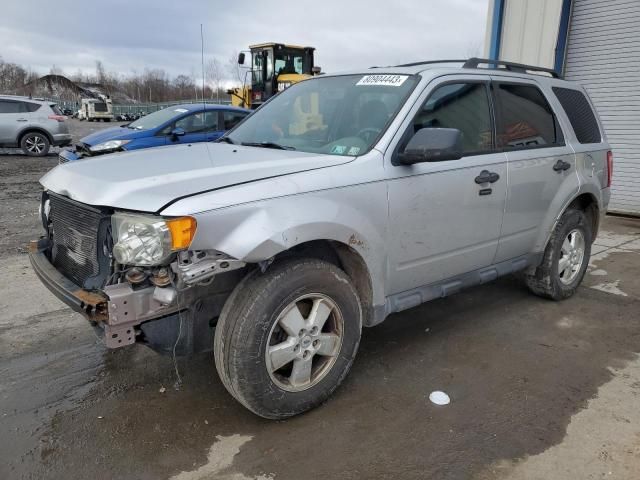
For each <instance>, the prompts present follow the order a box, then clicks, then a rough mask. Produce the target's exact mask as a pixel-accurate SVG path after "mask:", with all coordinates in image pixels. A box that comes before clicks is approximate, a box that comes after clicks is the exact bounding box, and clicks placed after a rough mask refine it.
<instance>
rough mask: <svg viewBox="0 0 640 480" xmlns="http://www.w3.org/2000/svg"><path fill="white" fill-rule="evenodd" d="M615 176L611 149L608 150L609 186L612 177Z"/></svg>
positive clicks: (608, 185)
mask: <svg viewBox="0 0 640 480" xmlns="http://www.w3.org/2000/svg"><path fill="white" fill-rule="evenodd" d="M612 178H613V153H612V152H611V150H609V151H608V152H607V187H610V186H611V179H612Z"/></svg>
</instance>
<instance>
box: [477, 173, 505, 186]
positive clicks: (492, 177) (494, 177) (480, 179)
mask: <svg viewBox="0 0 640 480" xmlns="http://www.w3.org/2000/svg"><path fill="white" fill-rule="evenodd" d="M498 180H500V175H498V174H497V173H496V172H490V171H489V170H482V171H481V172H480V175H478V176H477V177H476V178H475V181H476V183H477V184H478V185H482V184H483V183H496V182H497V181H498Z"/></svg>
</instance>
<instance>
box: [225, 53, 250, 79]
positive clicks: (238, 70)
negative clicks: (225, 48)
mask: <svg viewBox="0 0 640 480" xmlns="http://www.w3.org/2000/svg"><path fill="white" fill-rule="evenodd" d="M238 53H239V52H238V51H235V52H233V53H232V54H231V57H229V60H227V71H228V72H229V74H230V75H231V79H232V80H233V82H234V83H235V82H237V83H238V84H240V85H242V84H243V83H244V77H245V74H246V72H247V70H248V69H249V68H250V67H245V66H242V65H240V64H239V63H238Z"/></svg>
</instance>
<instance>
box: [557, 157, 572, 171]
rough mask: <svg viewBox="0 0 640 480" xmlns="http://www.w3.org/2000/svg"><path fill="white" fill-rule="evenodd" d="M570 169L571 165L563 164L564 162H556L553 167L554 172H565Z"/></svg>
mask: <svg viewBox="0 0 640 480" xmlns="http://www.w3.org/2000/svg"><path fill="white" fill-rule="evenodd" d="M570 168H571V164H570V163H569V162H565V161H564V160H558V161H557V162H556V163H555V165H554V166H553V170H554V171H556V172H564V171H565V170H569V169H570Z"/></svg>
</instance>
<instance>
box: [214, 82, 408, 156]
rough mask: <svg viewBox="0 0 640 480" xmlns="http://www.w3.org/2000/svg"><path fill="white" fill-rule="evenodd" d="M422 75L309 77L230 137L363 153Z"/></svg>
mask: <svg viewBox="0 0 640 480" xmlns="http://www.w3.org/2000/svg"><path fill="white" fill-rule="evenodd" d="M418 80H419V77H418V76H415V75H395V74H393V75H382V74H373V75H342V76H336V77H317V78H313V79H309V80H305V81H302V82H300V83H297V84H295V85H292V86H291V87H289V88H287V89H286V90H284V91H283V92H281V93H279V94H278V95H277V96H275V97H273V98H272V99H271V100H270V101H269V102H267V103H266V104H264V105H263V106H262V107H260V108H259V109H258V110H256V111H255V112H254V113H253V114H251V116H250V117H249V118H247V119H246V120H245V121H244V122H242V124H240V125H238V126H237V127H236V129H235V130H234V131H233V132H231V133H230V134H229V136H228V137H227V138H229V140H230V141H232V142H234V143H238V144H249V145H251V146H264V145H265V144H271V145H269V148H285V149H290V150H300V151H304V152H313V153H326V154H332V155H345V156H357V155H362V154H363V153H365V152H367V151H368V150H369V149H370V148H371V147H372V146H373V144H374V143H375V141H376V140H377V138H379V137H380V135H381V134H382V133H383V132H384V130H385V129H386V128H387V126H388V125H389V122H390V121H391V120H392V119H393V118H394V117H395V115H396V114H397V113H398V110H399V109H400V108H401V107H402V105H403V104H404V102H405V100H406V98H407V97H408V95H409V94H410V93H411V91H413V89H414V88H415V86H416V84H417V83H418ZM273 144H276V145H277V146H274V145H273Z"/></svg>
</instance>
